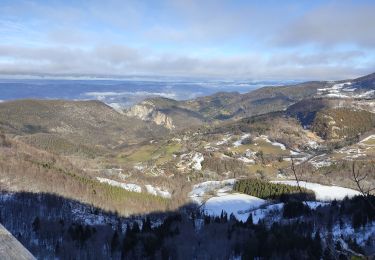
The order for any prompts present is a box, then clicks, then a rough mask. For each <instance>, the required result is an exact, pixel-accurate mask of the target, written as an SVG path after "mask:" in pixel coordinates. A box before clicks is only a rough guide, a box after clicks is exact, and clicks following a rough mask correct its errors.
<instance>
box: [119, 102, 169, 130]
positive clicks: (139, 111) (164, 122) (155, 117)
mask: <svg viewBox="0 0 375 260" xmlns="http://www.w3.org/2000/svg"><path fill="white" fill-rule="evenodd" d="M126 115H127V116H131V117H138V118H140V119H142V120H144V121H152V122H154V123H155V124H157V125H161V126H164V127H166V128H168V129H171V130H172V129H174V128H175V126H174V125H173V120H172V118H170V117H169V116H167V115H166V114H164V113H163V112H161V111H159V110H157V109H156V107H155V105H154V104H153V103H151V102H149V101H143V102H141V103H139V104H137V105H135V106H133V107H131V108H129V109H128V110H127V111H126Z"/></svg>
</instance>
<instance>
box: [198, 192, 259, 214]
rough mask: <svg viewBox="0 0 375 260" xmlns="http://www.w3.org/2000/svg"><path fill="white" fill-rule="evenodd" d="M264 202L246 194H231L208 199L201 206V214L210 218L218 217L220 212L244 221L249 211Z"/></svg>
mask: <svg viewBox="0 0 375 260" xmlns="http://www.w3.org/2000/svg"><path fill="white" fill-rule="evenodd" d="M265 203H266V201H265V200H262V199H260V198H257V197H253V196H249V195H246V194H240V193H233V194H223V195H221V196H217V197H212V198H210V199H208V200H207V201H206V202H205V203H204V205H203V212H204V213H205V214H207V215H211V216H220V215H221V212H222V211H225V212H226V213H227V214H228V217H229V216H230V215H231V214H233V215H234V216H235V217H236V218H237V219H238V220H241V221H246V220H247V218H248V216H249V213H246V212H248V211H249V210H252V209H255V208H259V207H260V206H261V205H263V204H265Z"/></svg>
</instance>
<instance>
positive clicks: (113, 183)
mask: <svg viewBox="0 0 375 260" xmlns="http://www.w3.org/2000/svg"><path fill="white" fill-rule="evenodd" d="M96 179H97V180H98V181H99V182H101V183H106V184H109V185H111V186H115V187H119V188H122V189H124V190H127V191H132V192H138V193H140V192H142V188H141V187H140V186H139V185H137V184H132V183H122V182H118V181H114V180H111V179H107V178H101V177H96Z"/></svg>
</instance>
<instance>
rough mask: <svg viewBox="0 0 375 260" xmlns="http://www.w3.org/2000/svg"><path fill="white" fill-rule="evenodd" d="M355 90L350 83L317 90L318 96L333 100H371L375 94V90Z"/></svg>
mask: <svg viewBox="0 0 375 260" xmlns="http://www.w3.org/2000/svg"><path fill="white" fill-rule="evenodd" d="M356 90H357V89H356V88H354V87H353V86H352V83H351V82H344V83H337V84H333V85H332V86H329V87H326V88H320V89H318V90H317V94H318V96H326V97H334V98H371V97H373V95H374V94H375V90H369V91H366V92H362V93H361V92H360V93H358V92H356Z"/></svg>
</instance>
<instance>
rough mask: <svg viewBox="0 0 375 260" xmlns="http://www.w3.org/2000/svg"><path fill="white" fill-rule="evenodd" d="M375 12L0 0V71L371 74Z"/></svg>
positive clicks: (237, 1)
mask: <svg viewBox="0 0 375 260" xmlns="http://www.w3.org/2000/svg"><path fill="white" fill-rule="evenodd" d="M374 14H375V1H374V0H372V1H361V0H357V1H345V0H340V1H320V0H314V1H311V0H308V1H304V0H295V1H291V0H284V1H280V0H274V1H272V0H269V1H268V0H263V1H256V0H254V1H251V0H228V1H225V0H215V1H213V0H204V1H202V0H159V1H156V0H155V1H154V0H148V1H146V0H145V1H142V0H134V1H133V0H121V1H120V0H118V1H117V0H106V1H101V0H97V1H96V0H87V1H74V0H61V1H59V0H48V1H42V0H40V1H32V0H0V74H1V75H60V76H82V75H90V76H96V77H102V76H114V77H122V76H134V75H136V76H163V77H191V78H220V79H249V80H315V79H316V80H323V79H324V80H334V79H346V78H353V77H357V76H361V75H365V74H368V73H372V72H375V15H374Z"/></svg>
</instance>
